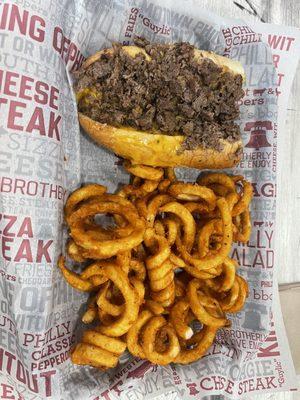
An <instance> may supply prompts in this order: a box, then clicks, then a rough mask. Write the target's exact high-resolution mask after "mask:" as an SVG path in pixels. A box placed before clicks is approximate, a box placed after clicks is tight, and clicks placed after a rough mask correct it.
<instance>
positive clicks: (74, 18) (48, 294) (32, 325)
mask: <svg viewBox="0 0 300 400" xmlns="http://www.w3.org/2000/svg"><path fill="white" fill-rule="evenodd" d="M15 3H16V4H18V5H17V7H15V6H14V5H13V4H14V2H7V3H3V4H2V5H1V8H0V16H1V17H0V39H1V41H0V51H1V52H0V68H1V74H2V75H1V74H0V79H1V80H0V82H1V83H2V85H0V99H4V100H2V103H1V104H0V106H1V108H2V111H1V123H0V126H1V129H0V183H1V187H0V189H1V190H0V193H1V194H0V212H1V220H0V224H1V231H2V236H1V240H2V243H1V244H2V247H1V249H2V253H1V257H2V258H0V269H1V275H2V276H1V281H0V282H1V286H0V289H1V292H0V293H1V297H0V298H1V299H2V300H1V314H0V351H2V350H3V352H2V353H1V354H0V359H1V363H0V373H1V382H3V385H4V386H2V393H1V396H2V397H3V398H4V399H6V398H13V397H9V396H10V395H12V394H11V393H14V394H13V395H14V396H15V398H18V396H19V398H22V396H23V398H25V399H29V398H37V399H44V398H52V399H60V398H61V399H78V398H80V399H94V400H96V399H98V398H109V399H114V398H120V397H121V398H125V399H127V398H128V399H141V398H147V397H149V398H150V397H153V396H156V395H158V394H160V393H167V392H170V391H173V390H174V388H176V390H177V392H178V395H179V396H180V397H181V398H184V399H187V398H190V397H191V398H192V397H194V396H200V395H201V396H205V395H206V396H208V395H210V394H217V393H218V394H225V395H231V397H232V398H237V396H240V395H242V394H249V393H254V392H255V391H259V392H261V391H277V390H289V389H292V388H294V385H295V383H294V372H293V367H292V363H291V359H290V355H289V351H288V349H287V345H286V339H285V335H284V331H283V329H282V325H280V324H281V322H280V321H281V319H280V318H281V317H280V309H279V307H278V303H276V302H274V304H273V314H274V315H275V318H274V319H275V330H274V328H273V326H271V325H270V323H271V319H270V314H271V311H272V295H274V293H275V294H276V291H277V285H276V284H275V283H276V282H275V281H273V266H274V267H275V266H276V257H275V258H274V260H275V263H273V251H274V246H275V245H274V240H275V231H274V228H275V192H274V185H275V183H276V182H275V181H276V171H277V164H276V162H275V161H274V160H275V144H276V142H278V143H279V146H280V136H281V135H283V134H284V128H283V121H284V120H285V109H286V102H287V98H288V93H289V89H290V86H291V82H292V76H293V74H294V71H295V68H296V64H297V61H298V55H299V35H297V34H296V32H294V30H290V29H289V30H288V35H289V36H291V35H292V37H293V38H294V40H293V41H292V42H291V45H290V46H289V50H288V51H285V50H284V45H283V46H282V47H283V49H282V51H281V52H280V56H281V58H280V63H278V68H279V67H280V69H281V71H283V73H285V76H286V79H283V80H282V84H281V87H280V90H281V91H282V94H281V95H279V108H278V107H277V104H276V103H277V97H278V96H277V95H276V83H277V72H278V71H275V70H274V67H273V65H272V56H271V52H270V49H269V48H268V46H267V45H265V44H264V43H262V42H261V41H259V40H260V39H259V35H257V34H256V33H252V32H251V30H250V29H249V28H248V27H247V24H245V23H244V22H243V21H230V20H224V19H221V18H219V17H217V16H215V15H212V14H209V13H206V12H205V11H204V10H202V9H201V7H200V6H197V5H195V3H194V2H188V1H184V2H182V3H178V4H174V2H163V3H162V2H150V1H145V0H144V1H140V2H124V1H104V0H103V1H102V0H101V1H96V0H94V1H93V0H91V1H88V0H86V1H71V0H68V1H60V2H58V1H54V0H53V1H45V2H43V3H42V4H40V3H37V2H34V1H33V0H32V1H26V2H25V3H26V4H24V2H23V1H22V0H19V1H16V2H15ZM137 9H138V11H137ZM14 15H20V18H21V21H22V22H21V23H20V26H21V28H20V27H18V24H17V23H13V22H12V21H13V19H14V18H13V16H14ZM130 16H131V17H130ZM132 21H134V31H135V32H136V33H137V34H142V35H144V36H146V37H147V38H149V39H151V40H153V41H163V42H169V41H176V40H186V41H189V42H191V43H192V44H195V45H196V46H197V47H199V48H203V49H209V50H213V51H216V52H217V53H219V54H226V55H228V56H230V57H233V58H237V59H239V60H240V61H241V62H242V63H243V65H244V68H245V71H246V75H247V78H248V79H247V84H246V85H247V86H246V89H247V88H248V89H249V92H246V97H245V99H244V100H246V101H247V103H246V104H244V105H243V106H241V118H240V126H241V130H242V135H243V139H244V143H245V145H247V143H249V140H250V135H251V133H250V131H247V130H246V131H245V130H244V128H245V124H246V123H249V122H250V123H253V122H255V121H262V122H266V121H269V122H271V125H272V128H271V129H269V130H267V132H266V138H267V142H268V143H269V145H270V146H269V147H266V148H259V149H255V148H251V147H245V151H244V158H243V160H244V164H243V173H244V175H245V176H246V178H247V179H249V180H251V181H252V182H253V183H254V186H255V188H256V196H255V199H254V201H253V208H252V216H253V221H254V227H253V233H252V237H251V241H250V243H249V245H248V246H244V247H237V246H236V250H235V252H234V253H233V256H234V257H235V258H238V260H239V261H240V264H241V269H240V271H241V272H240V273H241V274H242V275H243V276H247V278H248V280H249V285H250V297H249V300H248V302H247V306H246V308H245V311H244V312H241V313H239V314H238V315H237V316H235V317H234V318H232V321H233V330H232V331H231V332H228V331H227V333H226V332H225V334H224V335H219V338H218V343H217V344H216V345H215V346H213V348H212V349H211V350H210V352H209V355H208V356H207V357H205V358H204V359H203V360H201V361H200V362H199V363H195V364H193V365H192V366H186V367H184V368H183V367H179V366H177V367H176V368H174V367H167V368H153V367H152V366H150V365H149V364H146V363H145V362H138V363H136V362H133V363H132V364H128V363H127V364H126V362H125V364H122V366H121V367H120V368H118V370H117V371H110V372H107V373H105V374H103V373H102V374H101V373H100V372H99V371H97V370H93V369H90V368H79V367H74V366H72V365H71V363H70V362H69V361H66V362H63V361H64V358H65V357H66V355H67V352H68V347H69V345H70V344H72V343H73V342H74V340H75V337H74V332H75V335H77V336H78V334H79V332H80V329H78V325H77V322H78V320H79V319H80V314H81V313H82V311H83V307H82V305H83V304H84V302H85V299H86V296H85V295H83V294H81V293H78V292H76V291H75V290H73V289H71V288H70V287H68V286H67V285H66V284H65V283H64V281H63V279H62V277H61V275H60V273H59V271H58V269H57V268H56V260H57V256H58V255H59V253H60V252H61V249H62V247H63V244H64V242H65V238H66V231H64V232H65V234H64V237H63V236H62V223H63V221H62V207H63V203H64V200H65V198H66V196H67V194H68V192H69V191H72V190H73V189H75V188H76V187H78V186H79V185H80V184H81V183H83V182H101V183H102V184H103V183H104V184H106V185H108V187H109V189H110V190H114V189H115V188H116V185H117V184H118V183H119V182H126V180H127V179H128V177H127V175H126V174H125V173H124V172H123V171H122V169H121V168H120V167H119V166H118V165H117V164H116V160H117V159H116V158H115V157H113V156H112V155H111V154H110V153H108V152H107V151H105V150H103V149H101V148H99V147H98V146H96V145H95V144H94V143H92V141H91V140H89V139H88V138H87V137H86V136H85V135H84V134H80V132H79V128H78V122H77V116H76V105H75V101H74V97H73V93H72V89H71V80H72V78H71V75H70V74H68V75H66V73H65V71H66V68H67V70H69V71H70V70H71V69H72V68H74V64H75V65H76V60H77V61H80V60H81V59H82V57H81V54H80V52H81V53H82V54H83V55H84V56H88V55H90V54H92V53H93V52H95V51H96V50H98V49H99V48H103V47H106V46H107V47H109V46H110V45H111V41H112V40H115V41H124V40H126V41H127V40H130V38H128V37H126V36H125V35H127V36H128V35H129V34H130V29H131V27H132V26H133V24H132ZM128 27H129V28H128ZM159 28H160V29H161V31H162V34H158V33H154V32H157V31H159ZM254 31H255V32H262V31H264V32H265V34H264V38H268V34H269V33H273V32H274V33H275V34H276V32H277V28H274V27H273V26H269V25H258V26H255V29H254ZM126 32H127V33H126ZM164 32H168V33H170V34H168V35H167V34H165V33H164ZM281 35H282V36H284V31H283V32H281ZM286 36H287V35H286ZM63 37H64V38H65V39H64V40H63ZM275 39H276V40H275V42H276V41H277V40H279V42H280V40H282V39H278V37H277V38H275ZM71 42H72V43H73V45H70V43H71ZM240 42H242V43H244V44H242V45H241V43H240ZM249 42H250V43H249ZM279 46H280V44H279ZM61 49H62V57H61V55H60V54H59V51H60V50H61ZM78 49H80V52H78V51H77V50H78ZM276 50H278V48H277V49H275V50H274V51H275V52H276ZM68 56H69V58H71V59H70V60H69V61H68V63H67V65H65V64H66V63H65V61H66V57H68ZM73 56H74V59H73ZM2 71H3V73H2ZM4 71H9V72H13V73H14V74H16V75H7V74H6V73H5V72H4ZM7 76H10V78H7ZM22 76H25V77H29V79H30V78H31V81H30V82H32V80H33V86H34V85H37V82H42V84H41V83H39V85H42V88H43V89H44V92H45V93H48V94H49V93H50V92H51V86H53V87H54V88H55V89H56V90H58V91H59V95H58V100H57V101H55V100H53V99H52V100H53V101H54V103H56V102H57V103H58V110H56V109H55V107H53V104H52V106H51V102H50V97H49V96H48V101H45V102H46V104H40V103H41V97H40V100H38V101H36V100H35V99H34V98H33V99H32V100H28V99H24V98H22V97H24V93H23V95H22V94H20V91H18V90H19V89H20V88H21V87H23V88H24V84H23V86H21V83H20V82H21V78H22ZM287 77H289V78H287ZM11 79H12V80H13V81H15V82H16V84H15V85H12V86H10V89H9V88H8V86H9V84H8V83H6V85H7V86H5V82H8V81H10V82H11ZM27 82H28V80H27ZM47 85H48V86H47ZM47 87H48V89H47ZM55 89H54V90H55ZM257 89H262V90H263V89H265V90H263V92H261V93H257V92H256V93H254V90H257ZM27 94H28V95H29V96H30V95H32V96H33V95H34V94H36V91H34V89H33V90H32V91H30V90H28V92H27ZM45 96H46V95H45ZM42 97H43V96H42ZM46 97H47V96H46ZM259 99H260V100H259ZM0 101H1V100H0ZM16 101H18V102H19V104H16V103H15V102H16ZM259 102H262V103H263V104H260V105H258V104H259ZM20 103H21V104H20ZM9 107H11V108H9ZM36 107H40V108H41V111H39V110H36ZM278 110H279V113H280V114H279V118H278V121H277V115H276V113H277V111H278ZM18 112H20V113H21V114H20V115H18V114H17V113H18ZM51 112H52V113H53V114H52V117H51V116H50V113H51ZM37 114H39V115H40V114H42V115H43V117H41V116H39V118H38V117H37ZM33 116H35V119H34V120H33V118H34V117H33ZM59 117H61V118H59ZM42 118H43V119H44V121H42ZM51 118H52V120H51ZM54 120H56V121H57V125H56V128H57V129H56V130H55V129H54V126H55V123H54V122H53V121H54ZM58 120H59V121H58ZM30 121H31V125H30ZM49 121H52V123H50V122H49ZM33 122H35V124H36V125H38V127H35V129H32V125H33ZM277 122H278V123H279V126H278V127H277V137H276V134H275V132H276V123H277ZM42 125H45V130H43V129H42ZM263 125H266V124H263ZM267 125H268V124H267ZM251 129H252V130H253V127H252V128H251ZM51 135H52V136H53V137H51ZM58 135H59V138H58ZM49 136H50V137H49ZM58 139H59V140H58ZM280 151H282V149H280ZM279 154H280V152H279ZM253 160H254V161H255V162H254V161H253ZM178 173H179V176H180V177H182V178H184V179H192V180H193V179H195V177H196V176H197V174H198V172H197V171H191V170H187V169H186V170H180V171H178ZM51 185H52V186H51ZM20 187H21V189H20ZM22 188H23V190H22ZM35 191H36V193H35ZM63 195H64V196H63ZM26 218H27V219H26ZM24 220H25V222H24ZM8 223H10V224H11V226H10V227H8ZM22 227H23V228H22ZM24 227H26V229H25V228H24ZM31 231H32V232H31ZM272 282H273V286H271V285H272ZM278 324H279V325H278ZM76 326H77V329H76V330H75V327H76ZM270 329H271V333H270V334H269V335H268V332H269V330H270ZM256 333H259V334H260V336H258V337H257V338H256V340H253V334H256ZM265 337H267V341H266V342H265V343H263V344H262V342H263V341H264V338H265ZM243 340H244V341H243ZM270 346H271V347H270ZM258 348H259V350H258V351H257V349H258ZM47 363H48V366H47ZM51 364H52V365H51ZM124 365H125V366H124ZM31 370H32V371H31ZM26 371H28V372H26ZM131 372H132V373H131ZM27 374H28V375H27ZM126 376H127V379H126ZM231 382H232V383H231ZM28 386H29V387H30V388H31V389H32V390H33V392H35V393H34V394H32V390H31V391H30V390H28Z"/></svg>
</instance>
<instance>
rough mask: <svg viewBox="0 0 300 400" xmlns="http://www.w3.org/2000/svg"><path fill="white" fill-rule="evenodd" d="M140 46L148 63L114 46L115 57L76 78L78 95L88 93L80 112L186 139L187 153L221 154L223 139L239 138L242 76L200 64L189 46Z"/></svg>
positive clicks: (144, 43) (209, 63)
mask: <svg viewBox="0 0 300 400" xmlns="http://www.w3.org/2000/svg"><path fill="white" fill-rule="evenodd" d="M136 44H137V45H138V46H140V47H143V48H144V50H145V51H146V53H147V54H148V55H149V56H150V57H151V60H150V61H147V60H146V58H145V56H144V55H143V54H138V55H136V56H135V58H132V57H130V56H129V55H128V54H127V53H126V52H124V51H123V50H122V46H121V45H120V44H114V45H113V52H112V53H111V54H107V53H103V54H102V55H101V56H100V58H99V60H97V61H96V62H94V63H92V64H91V65H90V66H88V67H87V68H81V69H80V70H79V71H77V72H76V73H75V74H76V78H77V82H76V85H75V90H76V91H77V92H80V91H81V90H83V89H87V88H88V89H89V90H90V92H89V91H86V93H87V94H86V95H85V97H84V98H83V100H82V101H79V104H78V107H79V111H81V112H83V113H84V114H85V115H87V116H89V117H90V118H92V119H94V120H96V121H99V122H102V123H107V124H109V125H114V126H121V125H126V126H130V127H133V128H135V129H138V130H142V131H149V132H152V133H155V132H156V133H157V132H158V131H160V132H161V133H165V134H167V135H176V134H177V135H178V134H182V135H184V136H185V141H184V143H183V148H185V149H193V148H194V147H196V146H199V145H201V146H203V147H206V148H215V149H218V150H220V149H221V146H220V139H222V138H223V139H226V140H229V141H232V142H234V141H236V140H239V139H240V130H239V127H238V125H237V124H235V122H234V120H235V119H236V118H237V117H238V115H239V110H238V106H237V101H238V100H239V99H241V97H242V96H243V90H242V77H241V76H240V75H236V74H232V73H229V72H224V71H223V70H222V68H221V67H219V66H218V65H217V64H215V63H214V62H213V61H212V60H210V59H209V58H203V59H201V60H200V61H196V60H195V59H194V54H193V52H194V47H193V46H191V45H190V44H188V43H176V44H174V45H172V46H170V45H164V44H150V43H149V42H147V41H145V40H144V39H141V38H137V39H136Z"/></svg>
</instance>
